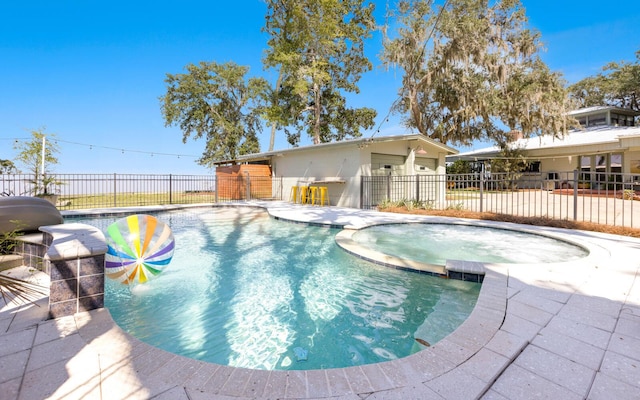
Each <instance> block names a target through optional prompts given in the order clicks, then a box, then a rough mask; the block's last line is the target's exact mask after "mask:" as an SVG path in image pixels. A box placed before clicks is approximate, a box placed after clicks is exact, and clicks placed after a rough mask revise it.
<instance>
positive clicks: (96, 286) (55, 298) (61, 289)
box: [49, 254, 104, 318]
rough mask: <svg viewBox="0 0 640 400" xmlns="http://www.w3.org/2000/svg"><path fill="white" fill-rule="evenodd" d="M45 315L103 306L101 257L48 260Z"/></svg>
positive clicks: (54, 315) (52, 316)
mask: <svg viewBox="0 0 640 400" xmlns="http://www.w3.org/2000/svg"><path fill="white" fill-rule="evenodd" d="M49 265H50V273H49V276H50V278H51V282H50V285H49V288H50V292H49V316H50V317H51V318H59V317H63V316H67V315H73V314H75V313H78V312H81V311H89V310H94V309H96V308H102V307H104V254H101V255H95V256H89V257H78V258H73V259H60V260H49Z"/></svg>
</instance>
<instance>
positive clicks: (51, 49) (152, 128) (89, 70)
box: [0, 0, 640, 174]
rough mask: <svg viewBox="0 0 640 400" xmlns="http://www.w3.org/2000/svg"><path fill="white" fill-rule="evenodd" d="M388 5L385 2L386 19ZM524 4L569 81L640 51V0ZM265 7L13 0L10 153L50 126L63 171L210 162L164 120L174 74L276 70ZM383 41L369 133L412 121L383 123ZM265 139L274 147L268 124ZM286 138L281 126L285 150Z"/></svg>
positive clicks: (0, 52)
mask: <svg viewBox="0 0 640 400" xmlns="http://www.w3.org/2000/svg"><path fill="white" fill-rule="evenodd" d="M386 4H387V2H386V1H378V10H377V11H376V14H377V17H378V18H379V22H382V17H383V14H384V9H385V6H386ZM523 4H524V6H525V8H526V10H527V15H528V17H529V23H530V27H531V28H533V29H536V30H538V31H540V32H541V34H542V41H543V43H544V45H545V48H546V52H544V53H543V54H542V57H543V59H544V60H545V61H546V63H547V64H548V65H549V67H550V68H551V69H552V70H554V71H559V72H561V73H562V74H563V75H564V77H565V79H566V80H567V81H568V82H569V83H573V82H576V81H578V80H580V79H582V78H584V77H586V76H589V75H593V74H596V73H598V72H599V71H600V69H601V67H602V66H603V65H605V64H606V63H608V62H610V61H620V60H628V61H634V60H635V51H637V50H639V49H640V7H638V6H637V0H612V1H609V2H594V1H584V0H583V1H577V0H563V1H557V0H556V1H550V0H523ZM265 11H266V6H265V4H264V2H263V1H260V0H235V1H224V2H222V1H205V0H185V1H146V0H145V1H126V2H125V1H120V0H112V1H109V2H98V1H93V0H82V1H80V0H74V1H71V0H58V1H49V0H47V1H4V2H2V3H1V4H0V159H13V157H14V156H15V151H14V150H13V148H12V145H13V143H14V141H15V139H24V138H28V137H29V132H30V131H31V130H36V129H40V128H45V132H47V133H54V134H56V136H57V138H58V139H59V141H58V145H59V147H60V148H61V153H60V154H59V161H60V162H59V164H58V165H57V166H55V168H54V170H55V171H56V172H58V173H114V172H117V173H173V174H204V173H209V172H210V171H209V170H207V169H205V168H204V167H201V166H199V165H197V164H196V163H195V159H196V158H197V157H199V156H200V154H201V153H202V149H203V148H204V146H205V142H204V141H202V140H199V141H193V140H189V141H188V142H187V143H186V144H183V143H182V132H181V131H180V130H179V129H178V128H177V127H165V126H164V121H163V118H162V115H161V113H160V103H159V100H158V98H159V97H160V96H162V95H163V93H164V92H165V90H166V86H165V83H164V79H165V77H166V74H167V73H171V74H175V73H181V72H184V70H183V68H184V66H185V65H187V64H189V63H198V62H200V61H216V62H226V61H234V62H236V63H238V64H241V65H248V66H250V67H251V70H250V73H249V74H250V75H252V76H257V75H261V76H264V77H266V78H267V79H270V80H272V81H275V76H274V75H275V73H274V72H270V71H264V70H263V69H262V64H261V58H262V56H263V52H264V49H265V48H266V37H265V36H264V35H263V34H262V33H261V31H260V29H261V28H262V26H263V24H264V15H265ZM379 48H380V37H379V35H375V36H374V38H373V39H371V40H370V41H369V46H368V48H367V52H368V55H369V56H370V58H371V60H372V62H373V63H374V65H375V66H376V67H375V68H374V70H373V71H371V72H369V73H367V74H366V75H365V76H364V77H363V78H362V80H361V81H360V88H361V94H360V95H358V96H355V97H353V99H352V101H353V102H352V103H351V104H352V105H353V106H358V107H359V106H368V107H373V108H375V109H376V110H377V111H378V117H377V119H376V126H375V128H374V129H373V130H372V131H369V132H364V133H363V134H364V136H371V135H372V134H373V133H374V132H375V131H376V130H377V129H378V128H380V133H377V134H376V135H377V136H382V135H390V134H399V133H403V132H404V128H403V127H402V126H400V125H399V123H398V118H397V117H392V118H390V119H389V121H388V122H383V121H384V118H385V116H386V115H387V113H388V110H389V106H390V105H391V103H392V102H393V101H394V100H395V96H396V93H397V88H398V85H399V82H400V80H399V72H398V71H394V70H390V71H386V70H384V69H383V68H381V67H380V62H379V60H377V58H376V55H377V54H378V52H379ZM260 142H261V146H262V149H263V150H266V149H267V146H268V142H269V138H268V130H267V129H265V131H264V132H263V134H262V135H261V137H260ZM307 143H309V142H308V141H306V142H304V143H303V144H307ZM286 147H288V145H287V143H286V140H285V139H284V137H283V136H280V137H279V138H278V140H277V141H276V149H278V148H286ZM461 150H466V149H461Z"/></svg>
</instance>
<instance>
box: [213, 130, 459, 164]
mask: <svg viewBox="0 0 640 400" xmlns="http://www.w3.org/2000/svg"><path fill="white" fill-rule="evenodd" d="M402 140H417V141H420V142H422V143H424V144H425V145H430V146H434V147H437V148H439V149H440V150H442V151H443V152H445V153H447V154H457V153H458V150H456V149H454V148H453V147H449V146H447V145H444V144H442V143H440V142H438V141H435V140H433V139H430V138H428V137H426V136H424V135H421V134H419V133H413V134H406V135H392V136H380V137H368V138H358V139H349V140H342V141H339V142H330V143H320V144H313V145H308V146H301V147H293V148H290V149H282V150H274V151H267V152H263V153H254V154H246V155H242V156H239V157H238V158H237V159H235V160H225V161H218V162H216V163H215V164H217V165H222V164H231V163H242V162H249V161H258V160H266V159H269V158H271V157H275V156H280V155H284V154H287V153H294V152H302V151H316V150H322V149H329V148H334V147H335V148H339V147H345V146H358V147H364V146H367V145H369V144H373V143H384V142H396V141H402Z"/></svg>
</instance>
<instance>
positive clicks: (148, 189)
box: [0, 174, 282, 210]
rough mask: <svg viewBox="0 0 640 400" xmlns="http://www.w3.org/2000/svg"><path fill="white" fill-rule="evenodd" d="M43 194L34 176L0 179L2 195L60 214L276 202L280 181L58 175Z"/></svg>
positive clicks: (247, 178) (9, 176) (201, 177)
mask: <svg viewBox="0 0 640 400" xmlns="http://www.w3.org/2000/svg"><path fill="white" fill-rule="evenodd" d="M54 177H55V180H54V181H53V183H50V184H49V185H48V187H47V190H46V192H45V191H44V189H43V187H42V184H41V183H40V182H41V180H39V179H36V177H35V176H34V175H33V174H0V195H2V196H41V197H46V198H48V199H49V200H50V201H52V202H53V203H54V204H56V206H57V207H58V208H59V209H60V210H70V209H87V208H110V207H133V206H147V205H164V204H194V203H213V202H221V201H227V202H228V201H241V200H251V199H261V200H266V199H270V200H274V199H275V200H277V199H280V198H281V195H282V178H272V177H250V176H248V175H245V176H238V177H216V176H215V175H173V174H169V175H155V174H56V175H55V176H54Z"/></svg>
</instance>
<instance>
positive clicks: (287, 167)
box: [218, 134, 457, 208]
mask: <svg viewBox="0 0 640 400" xmlns="http://www.w3.org/2000/svg"><path fill="white" fill-rule="evenodd" d="M456 153H457V150H455V149H453V148H451V147H449V146H446V145H443V144H442V143H440V142H437V141H434V140H431V139H429V138H427V137H426V136H424V135H420V134H407V135H398V136H385V137H370V138H358V139H351V140H344V141H340V142H331V143H321V144H317V145H309V146H302V147H295V148H290V149H284V150H276V151H269V152H264V153H257V154H249V155H244V156H240V157H238V158H237V159H236V160H230V161H225V162H220V163H218V164H219V165H220V167H219V168H218V169H219V170H221V171H222V170H224V169H225V168H228V165H229V164H240V167H242V165H256V164H262V165H268V166H269V167H270V174H271V176H272V177H273V178H276V177H277V178H281V180H282V186H281V187H280V188H279V190H280V191H281V196H277V197H282V198H283V200H290V197H291V188H292V187H294V186H296V187H297V186H304V185H319V186H325V187H327V188H328V192H329V201H330V204H331V205H338V206H341V207H354V208H358V207H360V206H361V204H362V197H363V196H368V197H369V198H370V197H371V196H374V197H375V196H379V197H384V192H385V188H384V187H382V186H384V183H383V184H382V186H380V185H370V186H368V187H367V188H368V189H366V191H367V192H366V193H363V190H365V189H363V185H362V177H381V176H384V177H387V176H406V175H445V174H446V165H445V160H446V157H447V156H449V155H452V154H456ZM224 165H227V167H225V166H224ZM431 185H432V186H433V185H438V187H431V188H430V190H429V193H431V196H432V197H436V198H433V199H431V200H433V201H438V197H441V198H442V199H444V196H445V189H446V182H445V181H444V180H442V182H439V183H437V184H436V183H431ZM372 191H374V192H375V191H377V192H379V193H373V192H372ZM407 198H409V197H407Z"/></svg>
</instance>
